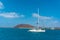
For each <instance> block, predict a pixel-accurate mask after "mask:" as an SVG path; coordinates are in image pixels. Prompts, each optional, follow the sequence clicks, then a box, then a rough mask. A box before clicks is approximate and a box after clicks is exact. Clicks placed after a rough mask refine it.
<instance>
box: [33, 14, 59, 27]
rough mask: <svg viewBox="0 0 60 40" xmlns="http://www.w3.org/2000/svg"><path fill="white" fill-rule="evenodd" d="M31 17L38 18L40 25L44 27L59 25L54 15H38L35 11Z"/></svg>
mask: <svg viewBox="0 0 60 40" xmlns="http://www.w3.org/2000/svg"><path fill="white" fill-rule="evenodd" d="M32 16H33V17H35V18H38V17H39V19H40V21H39V23H40V26H44V27H60V22H59V21H58V20H57V19H55V18H54V17H47V16H40V15H38V14H37V13H33V14H32Z"/></svg>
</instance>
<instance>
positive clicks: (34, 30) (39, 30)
mask: <svg viewBox="0 0 60 40" xmlns="http://www.w3.org/2000/svg"><path fill="white" fill-rule="evenodd" d="M38 15H39V9H38ZM29 31H30V32H45V29H41V28H39V16H38V20H37V29H36V28H34V29H31V30H29Z"/></svg>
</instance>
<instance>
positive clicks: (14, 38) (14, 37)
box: [0, 28, 60, 40]
mask: <svg viewBox="0 0 60 40" xmlns="http://www.w3.org/2000/svg"><path fill="white" fill-rule="evenodd" d="M28 30H29V29H18V28H17V29H16V28H0V40H60V30H46V32H44V33H43V32H40V33H34V32H28Z"/></svg>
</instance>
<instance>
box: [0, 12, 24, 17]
mask: <svg viewBox="0 0 60 40" xmlns="http://www.w3.org/2000/svg"><path fill="white" fill-rule="evenodd" d="M0 16H1V17H5V18H18V17H24V15H18V14H17V13H15V12H7V13H1V14H0Z"/></svg>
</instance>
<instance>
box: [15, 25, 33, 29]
mask: <svg viewBox="0 0 60 40" xmlns="http://www.w3.org/2000/svg"><path fill="white" fill-rule="evenodd" d="M15 28H28V29H32V28H34V26H32V25H30V24H18V25H16V26H15Z"/></svg>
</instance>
